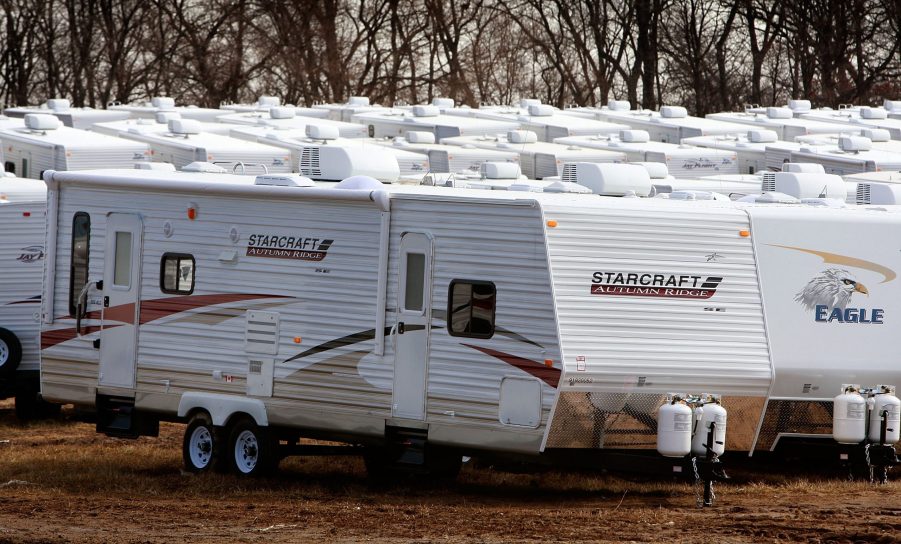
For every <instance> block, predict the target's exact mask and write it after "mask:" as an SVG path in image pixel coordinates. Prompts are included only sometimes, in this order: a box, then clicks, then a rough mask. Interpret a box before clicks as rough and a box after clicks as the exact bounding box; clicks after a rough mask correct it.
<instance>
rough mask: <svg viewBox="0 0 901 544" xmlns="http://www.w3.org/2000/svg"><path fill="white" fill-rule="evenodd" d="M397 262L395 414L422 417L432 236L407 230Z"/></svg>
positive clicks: (430, 296) (427, 347)
mask: <svg viewBox="0 0 901 544" xmlns="http://www.w3.org/2000/svg"><path fill="white" fill-rule="evenodd" d="M398 264H399V268H398V275H397V281H398V286H397V324H396V325H395V329H394V331H393V334H394V335H395V336H394V337H395V341H396V344H395V346H396V348H395V350H396V351H395V354H394V403H393V412H394V416H395V417H403V418H408V419H419V420H423V419H425V398H426V378H427V376H428V360H429V326H430V321H431V315H432V239H431V238H430V237H429V236H427V235H425V234H422V233H418V232H408V233H405V234H404V235H403V236H402V237H401V239H400V262H399V263H398Z"/></svg>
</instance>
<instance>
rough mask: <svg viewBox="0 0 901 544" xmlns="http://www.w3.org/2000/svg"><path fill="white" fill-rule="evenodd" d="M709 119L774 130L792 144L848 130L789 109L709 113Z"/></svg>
mask: <svg viewBox="0 0 901 544" xmlns="http://www.w3.org/2000/svg"><path fill="white" fill-rule="evenodd" d="M707 118H708V119H717V120H719V121H728V122H730V123H739V124H742V125H751V126H754V127H757V128H764V129H767V130H773V131H775V132H776V134H778V135H779V139H780V140H785V141H789V142H792V141H794V140H795V138H796V137H798V136H805V135H808V134H835V133H839V132H842V131H843V130H847V126H845V125H842V124H840V123H827V122H823V121H816V120H812V119H806V118H804V117H803V116H802V117H795V116H794V112H793V111H792V110H791V109H789V108H773V107H770V108H766V113H762V114H761V113H752V112H720V113H708V114H707Z"/></svg>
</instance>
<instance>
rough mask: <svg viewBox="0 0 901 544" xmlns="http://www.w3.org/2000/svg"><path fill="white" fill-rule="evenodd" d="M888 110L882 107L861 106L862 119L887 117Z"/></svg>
mask: <svg viewBox="0 0 901 544" xmlns="http://www.w3.org/2000/svg"><path fill="white" fill-rule="evenodd" d="M886 117H888V112H887V111H885V110H884V109H882V108H868V107H866V106H864V107H862V108H860V118H861V119H885V118H886Z"/></svg>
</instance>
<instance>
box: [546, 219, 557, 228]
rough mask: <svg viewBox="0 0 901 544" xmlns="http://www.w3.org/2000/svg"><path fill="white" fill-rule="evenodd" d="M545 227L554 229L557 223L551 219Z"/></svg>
mask: <svg viewBox="0 0 901 544" xmlns="http://www.w3.org/2000/svg"><path fill="white" fill-rule="evenodd" d="M547 226H549V227H551V228H554V227H556V226H557V222H556V221H554V220H553V219H551V220H550V221H548V222H547Z"/></svg>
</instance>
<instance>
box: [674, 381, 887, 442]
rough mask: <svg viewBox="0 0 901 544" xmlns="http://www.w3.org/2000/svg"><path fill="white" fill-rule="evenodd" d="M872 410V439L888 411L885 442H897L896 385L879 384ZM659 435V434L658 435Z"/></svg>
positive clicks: (871, 439) (874, 439)
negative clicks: (884, 413) (883, 415)
mask: <svg viewBox="0 0 901 544" xmlns="http://www.w3.org/2000/svg"><path fill="white" fill-rule="evenodd" d="M876 391H877V393H876V395H875V396H874V397H872V399H873V409H872V411H871V412H870V436H869V438H870V441H871V442H879V440H880V434H881V430H882V413H883V412H888V425H887V426H886V430H885V443H886V444H895V443H897V442H898V440H899V439H901V400H899V399H898V397H896V396H895V386H893V385H877V386H876ZM658 436H659V435H658Z"/></svg>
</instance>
